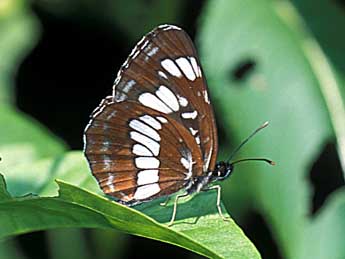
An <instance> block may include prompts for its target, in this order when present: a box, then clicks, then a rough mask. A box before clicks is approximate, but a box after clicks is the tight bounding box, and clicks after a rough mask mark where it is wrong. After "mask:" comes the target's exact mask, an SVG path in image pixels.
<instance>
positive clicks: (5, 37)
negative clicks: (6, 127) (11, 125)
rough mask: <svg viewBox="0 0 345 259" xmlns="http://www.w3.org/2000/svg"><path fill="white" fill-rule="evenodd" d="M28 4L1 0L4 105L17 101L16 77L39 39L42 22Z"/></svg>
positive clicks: (1, 91) (0, 95)
mask: <svg viewBox="0 0 345 259" xmlns="http://www.w3.org/2000/svg"><path fill="white" fill-rule="evenodd" d="M26 5H27V3H24V2H23V1H22V0H3V1H1V5H0V57H1V59H0V67H1V73H0V106H2V105H4V104H9V103H12V102H13V98H14V96H13V95H14V84H13V78H14V76H15V73H16V71H17V69H18V67H19V65H20V63H21V61H22V60H23V58H24V57H25V56H26V55H27V53H28V52H29V51H30V50H31V48H32V47H33V46H34V45H35V43H36V41H37V35H38V22H37V21H36V19H35V17H34V16H33V15H32V14H30V13H29V11H28V8H26ZM1 125H3V124H1Z"/></svg>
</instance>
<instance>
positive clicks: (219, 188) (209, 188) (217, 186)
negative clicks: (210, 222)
mask: <svg viewBox="0 0 345 259" xmlns="http://www.w3.org/2000/svg"><path fill="white" fill-rule="evenodd" d="M213 189H217V209H218V213H219V215H220V216H221V217H222V219H223V220H224V221H230V218H227V217H225V216H224V215H223V213H222V208H221V206H220V196H221V189H222V188H221V187H220V185H213V186H211V187H208V188H207V189H204V190H203V191H209V190H213Z"/></svg>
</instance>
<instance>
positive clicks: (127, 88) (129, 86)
mask: <svg viewBox="0 0 345 259" xmlns="http://www.w3.org/2000/svg"><path fill="white" fill-rule="evenodd" d="M134 85H135V81H134V80H130V81H128V82H127V83H126V84H125V86H124V87H123V89H122V91H123V92H125V93H128V92H129V91H130V90H131V89H132V88H133V86H134Z"/></svg>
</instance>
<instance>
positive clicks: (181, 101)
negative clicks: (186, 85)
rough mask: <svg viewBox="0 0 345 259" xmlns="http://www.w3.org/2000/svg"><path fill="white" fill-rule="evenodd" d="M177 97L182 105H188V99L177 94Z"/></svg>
mask: <svg viewBox="0 0 345 259" xmlns="http://www.w3.org/2000/svg"><path fill="white" fill-rule="evenodd" d="M177 97H178V102H179V103H180V105H181V106H182V107H186V106H187V105H188V100H187V99H186V98H184V97H183V96H177Z"/></svg>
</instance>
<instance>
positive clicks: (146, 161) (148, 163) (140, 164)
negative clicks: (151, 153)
mask: <svg viewBox="0 0 345 259" xmlns="http://www.w3.org/2000/svg"><path fill="white" fill-rule="evenodd" d="M159 164H160V162H159V160H158V159H157V158H155V157H137V158H135V165H136V167H137V168H141V169H150V168H158V167H159Z"/></svg>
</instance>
